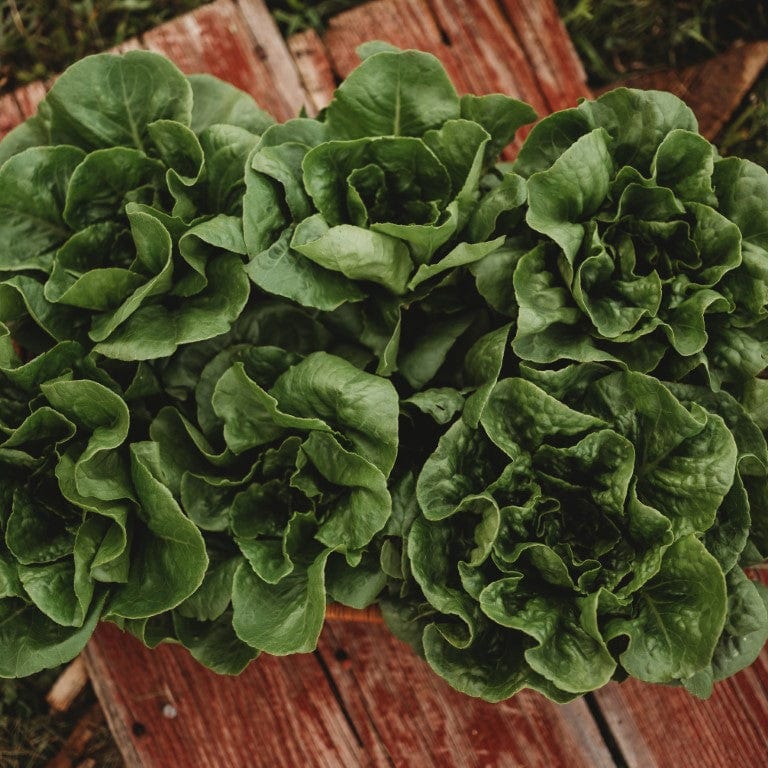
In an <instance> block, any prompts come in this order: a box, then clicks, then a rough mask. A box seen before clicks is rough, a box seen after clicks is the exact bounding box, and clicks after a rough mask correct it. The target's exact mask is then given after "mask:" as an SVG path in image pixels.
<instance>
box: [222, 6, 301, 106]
mask: <svg viewBox="0 0 768 768" xmlns="http://www.w3.org/2000/svg"><path fill="white" fill-rule="evenodd" d="M237 5H238V8H239V10H240V20H241V23H242V24H244V25H245V27H246V28H247V29H248V32H249V33H250V36H251V41H252V44H253V46H254V48H255V51H256V53H257V55H258V56H259V58H260V59H261V60H262V61H263V62H264V65H265V67H266V69H267V71H268V73H269V79H270V80H271V84H272V85H273V87H274V88H275V90H276V91H279V97H280V99H281V100H282V101H283V103H284V108H283V110H282V111H281V113H280V114H278V113H273V114H274V115H275V117H277V118H278V119H280V120H285V119H288V118H291V117H296V115H297V114H298V113H299V110H300V109H301V107H302V106H303V105H304V103H305V101H306V99H305V96H304V92H303V91H302V88H301V81H300V79H299V73H298V71H297V69H296V64H295V63H294V61H293V59H292V58H291V54H290V52H289V51H288V48H287V46H286V44H285V41H284V40H283V37H282V35H281V34H280V30H279V29H278V28H277V24H275V20H274V19H273V18H272V14H271V13H270V12H269V10H268V9H267V6H266V5H265V4H264V1H263V0H237Z"/></svg>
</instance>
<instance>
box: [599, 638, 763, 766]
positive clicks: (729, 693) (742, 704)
mask: <svg viewBox="0 0 768 768" xmlns="http://www.w3.org/2000/svg"><path fill="white" fill-rule="evenodd" d="M596 698H597V701H598V702H599V704H600V709H601V710H602V712H603V716H604V718H605V720H606V722H607V723H608V725H609V727H610V729H611V731H612V733H613V735H614V738H615V739H616V742H617V743H618V745H619V747H620V749H621V751H622V753H623V755H624V756H625V758H626V760H627V763H628V765H629V766H630V768H667V767H668V766H669V765H674V766H675V768H719V767H720V766H723V765H734V766H737V765H738V766H740V765H765V764H766V755H768V653H766V652H763V655H762V656H761V658H760V659H758V661H757V662H756V663H755V664H754V665H753V666H752V667H750V668H749V669H746V670H744V671H743V672H741V673H740V674H738V675H736V676H735V677H734V678H732V679H730V680H727V681H724V682H722V683H719V684H717V685H716V687H715V693H714V694H713V696H712V698H711V699H709V700H707V701H698V700H696V699H694V698H693V697H692V696H690V694H688V693H686V692H685V691H683V690H680V689H666V688H660V687H659V688H655V687H652V686H649V685H646V684H644V683H638V682H637V681H634V680H631V681H627V682H626V683H622V684H621V685H618V684H616V683H611V684H610V685H608V686H606V687H605V688H604V689H603V690H602V691H600V692H599V693H597V694H596Z"/></svg>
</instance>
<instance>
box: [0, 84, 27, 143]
mask: <svg viewBox="0 0 768 768" xmlns="http://www.w3.org/2000/svg"><path fill="white" fill-rule="evenodd" d="M23 119H24V115H23V114H22V111H21V109H19V105H18V103H17V101H16V99H15V98H14V95H13V94H12V93H6V94H5V96H0V139H2V138H3V136H5V134H6V133H8V132H9V131H11V130H13V129H14V128H15V127H16V126H17V125H18V124H19V123H20V122H21V121H22V120H23Z"/></svg>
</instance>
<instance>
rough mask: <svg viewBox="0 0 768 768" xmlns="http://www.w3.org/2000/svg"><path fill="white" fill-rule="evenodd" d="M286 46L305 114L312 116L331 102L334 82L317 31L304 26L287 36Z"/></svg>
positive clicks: (334, 79) (331, 70) (334, 86)
mask: <svg viewBox="0 0 768 768" xmlns="http://www.w3.org/2000/svg"><path fill="white" fill-rule="evenodd" d="M288 49H289V50H290V52H291V56H293V60H294V61H295V62H296V68H297V70H298V72H299V76H300V78H301V85H302V88H303V89H304V91H305V93H306V109H307V114H309V115H313V116H314V115H316V114H317V113H318V112H319V111H320V110H321V109H322V108H323V107H325V106H327V105H328V103H329V102H330V101H331V98H333V91H334V89H335V88H336V85H337V83H336V78H335V76H334V73H333V69H332V68H331V64H330V62H329V61H328V54H327V52H326V50H325V46H324V45H323V41H322V40H321V39H320V36H319V35H318V34H317V32H315V30H314V29H308V30H306V31H305V32H298V33H296V34H295V35H291V37H289V38H288Z"/></svg>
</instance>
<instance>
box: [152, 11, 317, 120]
mask: <svg viewBox="0 0 768 768" xmlns="http://www.w3.org/2000/svg"><path fill="white" fill-rule="evenodd" d="M260 4H261V3H260V2H259V3H257V2H254V0H251V2H249V7H251V8H252V7H254V6H256V5H260ZM261 34H262V36H264V35H268V34H269V33H268V31H262V33H261ZM275 34H277V31H276V30H275ZM142 40H143V43H144V46H145V47H146V48H148V49H149V50H151V51H157V52H158V53H163V54H165V55H166V56H167V57H168V58H169V59H171V61H173V62H174V63H175V64H176V66H178V67H179V69H181V71H182V72H185V73H187V74H192V73H196V72H208V73H210V74H212V75H215V76H216V77H219V78H221V79H222V80H226V81H227V82H230V83H232V84H233V85H235V86H237V87H238V88H240V89H242V90H244V91H246V92H247V93H250V94H251V96H253V97H254V98H255V99H256V101H257V102H258V103H259V105H260V106H261V107H263V108H264V109H265V110H267V111H268V112H269V113H270V114H272V115H273V116H274V117H275V118H277V119H278V120H287V119H289V118H291V117H295V115H296V112H297V108H296V103H297V102H298V103H299V104H300V103H302V102H303V94H302V93H301V91H300V89H299V92H298V94H297V93H296V92H295V90H292V89H291V87H290V86H289V85H288V84H285V85H282V86H281V87H279V88H278V87H275V84H276V83H277V82H280V81H279V80H278V79H277V78H276V77H275V62H274V59H273V53H272V51H273V50H279V47H278V46H271V47H270V48H269V49H268V48H266V47H264V46H261V45H256V44H255V43H254V39H253V36H252V35H251V33H250V31H249V27H248V26H247V25H246V23H245V20H244V18H243V15H242V13H241V9H240V8H238V7H237V6H236V5H235V4H234V3H233V2H232V1H231V0H216V2H214V3H210V4H208V5H203V6H201V7H200V8H198V9H197V10H196V11H193V12H192V13H188V14H185V15H184V16H180V17H179V18H178V19H174V20H173V21H169V22H167V23H166V24H163V25H161V26H159V27H156V28H155V29H153V30H152V31H150V32H147V33H146V34H145V35H143V37H142ZM280 42H281V44H282V49H283V51H284V55H285V56H286V57H289V58H290V56H289V54H288V51H287V48H286V47H285V44H284V43H282V40H280Z"/></svg>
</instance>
